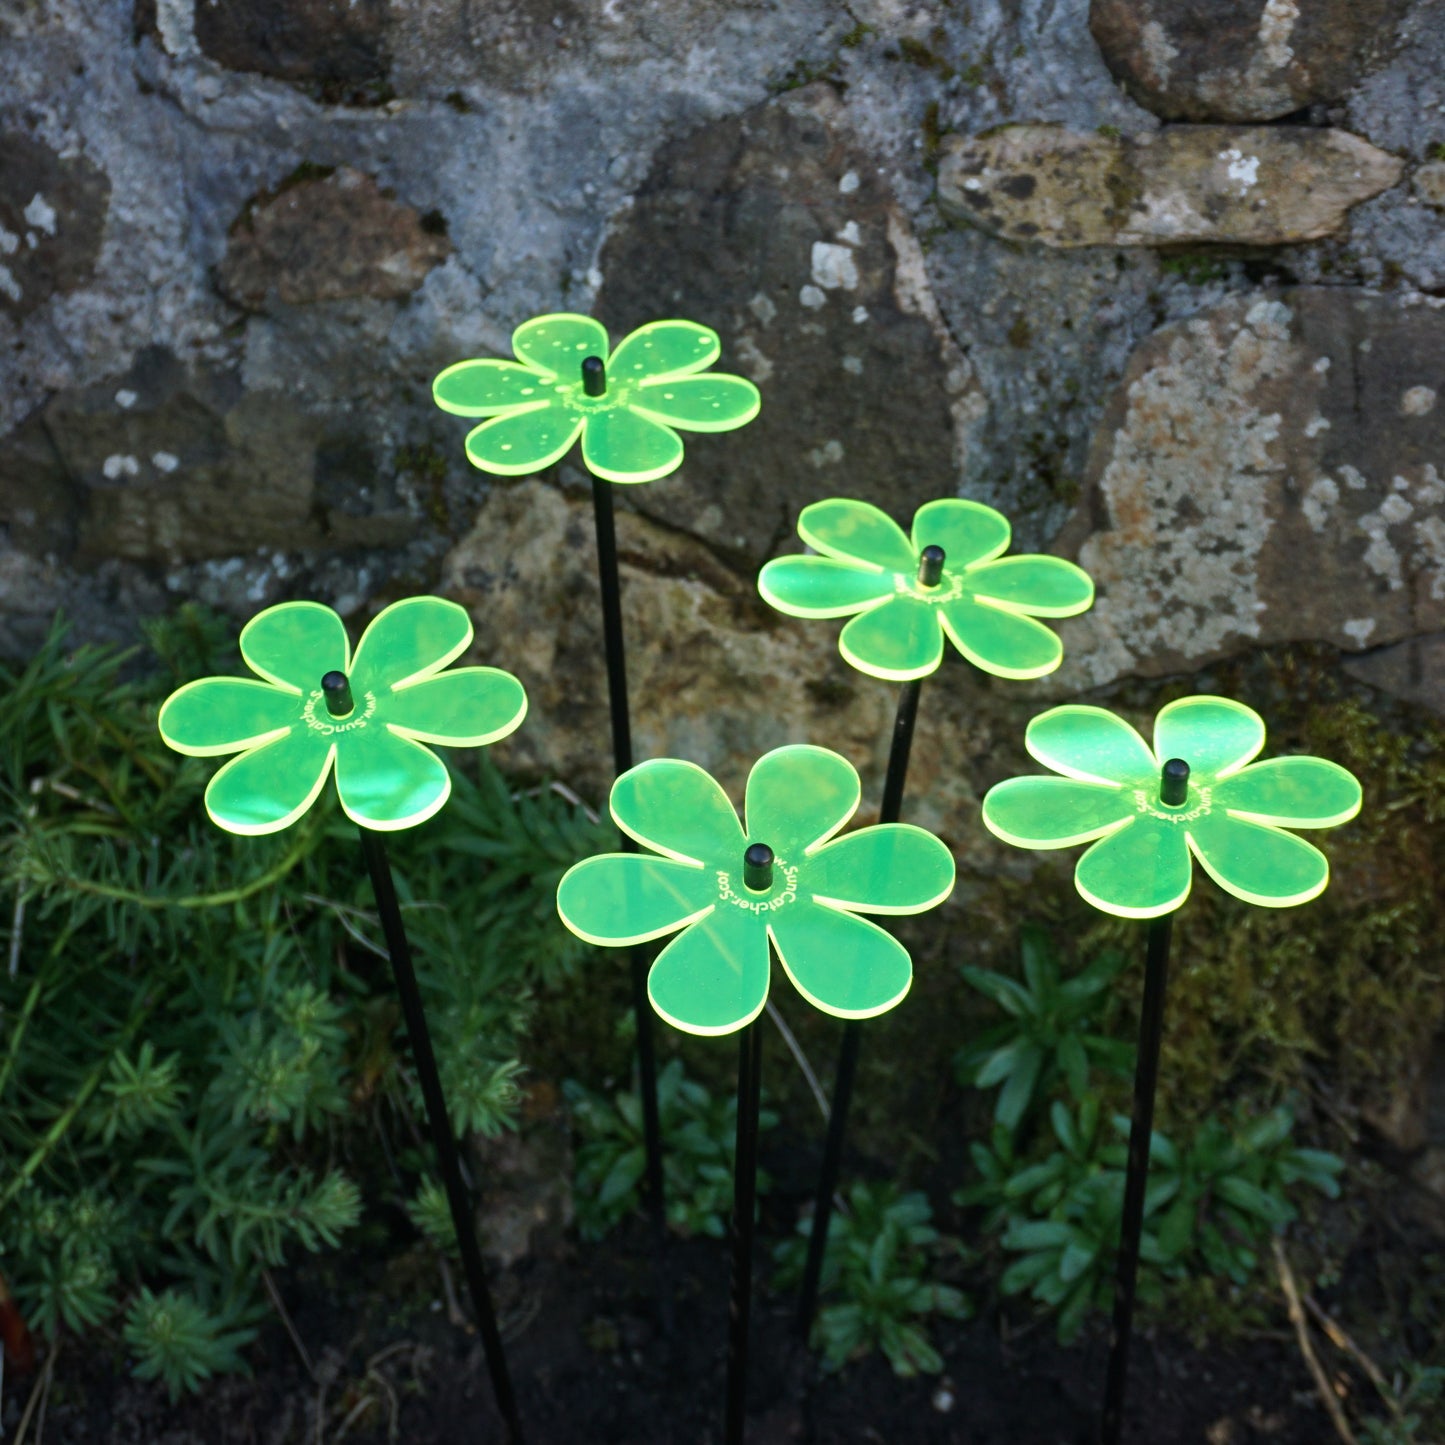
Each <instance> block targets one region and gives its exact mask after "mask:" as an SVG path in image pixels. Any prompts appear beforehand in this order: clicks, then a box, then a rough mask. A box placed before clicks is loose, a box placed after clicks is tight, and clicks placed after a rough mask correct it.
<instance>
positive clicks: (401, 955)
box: [358, 828, 522, 1445]
mask: <svg viewBox="0 0 1445 1445" xmlns="http://www.w3.org/2000/svg"><path fill="white" fill-rule="evenodd" d="M358 831H359V832H360V834H361V851H362V854H363V855H364V856H365V858H366V869H367V872H368V873H369V874H370V875H371V888H372V892H373V893H374V894H375V895H376V910H377V912H378V913H379V914H380V915H381V927H382V931H383V933H385V935H386V947H387V952H388V953H389V954H390V956H391V969H392V973H393V975H394V976H395V978H396V990H397V993H398V994H399V995H400V997H401V1010H402V1014H403V1016H404V1017H405V1019H406V1032H407V1037H408V1038H409V1039H410V1041H411V1052H412V1057H413V1059H414V1060H415V1062H416V1072H417V1078H418V1080H419V1082H420V1084H421V1092H422V1098H423V1100H424V1101H425V1102H426V1117H427V1124H428V1126H429V1127H430V1130H431V1138H432V1146H433V1148H434V1149H435V1150H436V1156H437V1166H438V1168H439V1169H440V1171H441V1176H442V1184H443V1186H444V1187H445V1189H446V1193H447V1204H448V1205H449V1206H450V1209H451V1216H452V1225H453V1226H454V1228H455V1229H456V1234H457V1248H458V1251H459V1252H460V1254H461V1257H462V1269H463V1270H464V1272H465V1273H466V1277H467V1287H468V1289H469V1290H470V1292H471V1296H472V1308H473V1310H474V1311H475V1312H476V1317H477V1328H478V1330H479V1331H480V1333H481V1337H482V1349H483V1352H484V1353H485V1354H486V1357H487V1370H488V1373H489V1374H490V1375H491V1377H492V1391H493V1393H494V1394H495V1395H496V1398H497V1408H498V1409H499V1410H500V1411H501V1413H502V1419H503V1420H504V1421H505V1422H506V1426H507V1437H508V1439H509V1440H510V1441H511V1442H513V1445H520V1442H521V1439H522V1427H521V1423H520V1421H519V1420H518V1418H517V1402H516V1398H515V1396H514V1395H513V1393H512V1381H511V1377H510V1375H509V1374H508V1373H507V1360H506V1356H505V1354H504V1353H503V1351H502V1336H501V1332H500V1331H499V1330H498V1329H497V1316H496V1312H495V1311H494V1310H493V1308H492V1297H491V1294H490V1292H489V1291H488V1289H487V1276H486V1271H485V1270H484V1269H483V1267H482V1251H481V1247H480V1246H479V1245H478V1243H477V1221H476V1215H475V1214H474V1212H473V1210H472V1202H471V1199H470V1197H469V1196H468V1194H467V1189H466V1186H465V1185H464V1184H463V1182H462V1171H461V1161H460V1159H459V1157H458V1154H457V1141H456V1136H455V1135H454V1134H453V1133H452V1125H451V1120H450V1118H449V1117H448V1115H447V1105H446V1099H445V1097H444V1095H443V1094H442V1082H441V1076H440V1075H439V1074H438V1073H437V1063H436V1055H435V1053H434V1052H433V1051H432V1042H431V1030H430V1029H429V1028H428V1027H427V1021H426V1013H425V1012H424V1011H423V1009H422V1002H421V990H420V989H419V988H418V987H417V982H416V971H415V970H414V969H413V968H412V962H411V946H410V944H408V942H407V937H406V930H405V928H404V927H403V926H402V921H401V909H400V907H399V906H398V904H397V898H396V884H395V881H394V879H393V878H392V876H391V864H390V862H389V861H388V859H387V855H386V844H385V843H384V842H383V840H382V837H381V834H379V833H375V832H373V831H372V830H371V829H370V828H360V829H358Z"/></svg>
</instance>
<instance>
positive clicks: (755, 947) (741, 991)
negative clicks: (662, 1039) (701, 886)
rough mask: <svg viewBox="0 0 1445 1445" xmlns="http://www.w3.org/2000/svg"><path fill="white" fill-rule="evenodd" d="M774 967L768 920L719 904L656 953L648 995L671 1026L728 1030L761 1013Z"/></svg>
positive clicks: (698, 1031)
mask: <svg viewBox="0 0 1445 1445" xmlns="http://www.w3.org/2000/svg"><path fill="white" fill-rule="evenodd" d="M770 969H771V963H770V961H769V958H768V927H767V924H766V923H764V922H763V921H762V919H761V918H759V917H757V916H755V915H754V914H752V913H747V912H744V911H743V910H742V909H738V908H727V907H720V908H719V909H718V910H717V911H716V912H714V913H710V914H709V915H708V916H707V917H706V918H704V919H703V920H702V921H701V922H700V923H694V924H693V925H692V927H691V928H689V929H688V930H687V931H686V932H685V933H683V934H682V935H680V936H679V937H677V938H675V939H673V941H672V942H671V943H669V944H668V945H667V947H666V948H664V949H663V950H662V952H661V953H660V954H658V955H657V960H656V962H654V963H653V965H652V972H651V973H650V974H648V976H647V996H648V998H649V999H650V1000H651V1002H652V1007H653V1008H654V1009H655V1010H656V1011H657V1013H658V1014H659V1015H660V1016H661V1017H662V1018H664V1019H666V1020H667V1022H668V1023H670V1024H671V1025H672V1026H673V1028H676V1029H682V1030H683V1031H684V1032H685V1033H689V1034H730V1033H734V1032H736V1031H737V1030H738V1029H740V1028H742V1027H743V1026H744V1025H745V1024H750V1023H751V1022H752V1021H753V1020H754V1019H755V1018H757V1016H758V1015H759V1014H760V1013H762V1011H763V1005H764V1004H765V1003H767V1001H768V974H769V971H770Z"/></svg>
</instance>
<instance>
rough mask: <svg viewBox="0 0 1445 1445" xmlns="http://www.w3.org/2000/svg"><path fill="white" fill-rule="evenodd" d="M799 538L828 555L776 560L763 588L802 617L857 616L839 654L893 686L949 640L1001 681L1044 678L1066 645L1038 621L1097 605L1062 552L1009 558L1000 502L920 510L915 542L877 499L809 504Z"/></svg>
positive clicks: (922, 667) (926, 664) (924, 667)
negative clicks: (877, 504) (996, 507)
mask: <svg viewBox="0 0 1445 1445" xmlns="http://www.w3.org/2000/svg"><path fill="white" fill-rule="evenodd" d="M798 535H799V536H800V537H801V538H802V539H803V541H804V542H806V543H807V545H808V546H810V547H812V548H813V549H814V550H815V551H816V552H818V553H820V554H821V555H820V556H817V557H810V556H802V557H798V556H794V557H777V558H774V560H773V561H771V562H769V563H768V564H767V565H766V566H765V567H764V568H763V570H762V572H761V573H760V574H759V576H758V590H759V591H760V592H761V593H762V595H763V597H764V599H765V600H766V601H767V602H769V603H771V604H772V606H774V607H776V608H777V609H778V610H779V611H780V612H786V613H788V614H789V615H791V616H793V617H852V619H853V620H852V621H851V622H849V623H848V625H847V626H846V627H844V629H843V634H842V636H841V637H840V638H839V640H838V648H839V651H840V652H842V654H843V656H844V657H845V658H846V659H847V661H848V662H849V663H851V664H852V665H853V666H854V667H856V668H857V669H858V670H859V671H860V672H866V673H868V674H869V675H870V676H872V677H880V678H884V679H887V680H888V681H891V682H909V681H912V680H913V679H914V678H920V677H927V676H928V675H929V674H930V673H931V672H933V671H934V670H935V669H936V668H937V667H938V665H939V663H940V662H942V661H943V640H944V638H945V637H947V638H948V639H949V640H950V641H951V642H952V643H953V645H954V646H955V647H956V648H958V650H959V651H960V652H961V653H962V654H963V655H964V657H966V658H967V659H968V660H969V661H970V662H971V663H973V665H974V666H975V667H978V668H981V669H982V670H983V671H984V672H990V673H993V674H994V675H995V676H997V677H1007V678H1031V677H1042V676H1043V675H1044V674H1045V673H1049V672H1052V671H1053V670H1054V669H1055V668H1056V667H1058V665H1059V662H1060V660H1061V659H1062V658H1063V655H1064V649H1063V645H1062V644H1061V643H1060V641H1059V639H1058V637H1057V636H1056V635H1055V634H1054V633H1053V632H1052V631H1050V629H1049V628H1047V627H1045V626H1044V625H1043V623H1042V622H1038V621H1036V620H1035V619H1036V618H1039V617H1071V616H1073V615H1074V614H1075V613H1078V612H1083V611H1084V610H1085V609H1086V608H1088V607H1089V606H1090V604H1091V603H1092V602H1093V600H1094V584H1093V582H1092V581H1090V579H1089V575H1088V573H1086V572H1084V571H1083V570H1082V569H1080V568H1079V567H1076V566H1075V565H1074V564H1073V563H1072V562H1066V561H1064V560H1063V559H1062V558H1060V557H1046V556H1036V555H1023V556H1017V557H1005V556H1004V555H1003V554H1004V553H1005V552H1006V551H1007V550H1008V546H1009V541H1010V539H1011V537H1012V529H1011V528H1010V526H1009V521H1008V518H1007V517H1005V516H1004V515H1003V514H1002V513H1001V512H996V511H994V509H993V508H992V507H985V506H984V505H982V503H979V502H968V501H963V500H961V499H957V498H948V499H945V500H942V501H937V502H929V503H927V504H926V505H925V506H922V507H920V508H919V509H918V511H917V512H916V513H915V514H914V517H913V532H912V537H911V538H910V537H909V536H907V535H905V533H904V531H903V529H902V528H901V527H900V526H899V525H898V524H897V523H896V522H895V521H894V520H893V519H892V518H891V517H890V516H888V514H887V513H886V512H883V511H880V510H879V508H877V507H875V506H872V505H871V504H870V503H868V502H856V501H850V500H848V499H846V498H842V497H835V498H831V499H829V500H828V501H824V502H815V503H813V505H812V506H809V507H805V508H804V509H803V512H802V515H801V516H800V517H799V518H798Z"/></svg>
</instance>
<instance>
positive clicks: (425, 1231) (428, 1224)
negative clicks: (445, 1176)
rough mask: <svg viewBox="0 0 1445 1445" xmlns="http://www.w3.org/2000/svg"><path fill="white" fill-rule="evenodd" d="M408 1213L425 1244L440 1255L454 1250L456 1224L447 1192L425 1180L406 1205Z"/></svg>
mask: <svg viewBox="0 0 1445 1445" xmlns="http://www.w3.org/2000/svg"><path fill="white" fill-rule="evenodd" d="M406 1212H407V1216H408V1217H409V1218H410V1220H411V1222H412V1223H413V1224H414V1225H415V1226H416V1227H417V1229H418V1231H419V1232H420V1233H421V1235H422V1237H423V1238H424V1239H425V1240H426V1241H427V1243H428V1244H430V1245H431V1247H432V1248H433V1249H435V1250H437V1251H438V1252H439V1253H441V1254H447V1255H453V1256H455V1255H456V1253H457V1227H456V1224H455V1223H454V1222H453V1220H452V1211H451V1206H450V1205H449V1204H448V1203H447V1192H446V1190H445V1189H443V1188H442V1186H441V1185H440V1184H438V1183H437V1181H436V1180H435V1179H424V1180H423V1181H422V1185H421V1188H420V1189H418V1190H417V1192H416V1197H415V1198H414V1199H409V1200H408V1201H407V1205H406Z"/></svg>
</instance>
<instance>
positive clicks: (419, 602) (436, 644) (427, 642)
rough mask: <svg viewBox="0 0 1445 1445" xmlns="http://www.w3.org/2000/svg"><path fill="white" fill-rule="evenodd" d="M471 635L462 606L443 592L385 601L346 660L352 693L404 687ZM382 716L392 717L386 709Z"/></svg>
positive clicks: (454, 653)
mask: <svg viewBox="0 0 1445 1445" xmlns="http://www.w3.org/2000/svg"><path fill="white" fill-rule="evenodd" d="M471 640H472V619H471V618H470V617H468V616H467V610H466V608H465V607H459V606H457V604H456V603H455V602H448V601H447V600H446V599H445V598H444V597H405V598H403V599H402V600H401V601H400V602H393V603H392V604H391V606H390V607H384V608H383V609H382V610H381V611H380V612H378V613H377V614H376V616H375V617H374V618H373V619H372V622H371V626H370V627H368V628H367V629H366V631H365V632H364V633H362V635H361V641H360V642H359V643H357V645H356V659H355V661H354V662H353V663H352V664H351V687H352V691H353V693H357V692H360V691H364V690H365V689H367V688H371V689H373V690H374V691H376V692H377V693H378V694H380V693H381V692H382V691H383V690H384V689H386V688H399V687H405V686H406V685H407V683H409V682H415V681H417V680H418V679H420V678H423V677H429V676H430V675H431V674H432V673H436V672H440V671H441V670H442V668H444V667H445V666H446V665H447V663H449V662H451V661H452V659H453V658H457V657H460V656H461V655H462V653H464V652H465V651H466V650H467V647H468V645H469V644H470V642H471ZM387 720H388V721H393V720H394V719H393V718H392V715H391V713H390V712H388V713H387Z"/></svg>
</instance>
